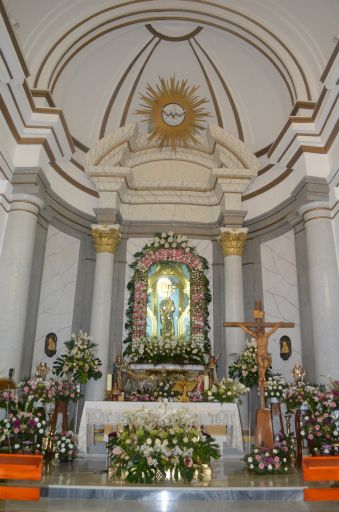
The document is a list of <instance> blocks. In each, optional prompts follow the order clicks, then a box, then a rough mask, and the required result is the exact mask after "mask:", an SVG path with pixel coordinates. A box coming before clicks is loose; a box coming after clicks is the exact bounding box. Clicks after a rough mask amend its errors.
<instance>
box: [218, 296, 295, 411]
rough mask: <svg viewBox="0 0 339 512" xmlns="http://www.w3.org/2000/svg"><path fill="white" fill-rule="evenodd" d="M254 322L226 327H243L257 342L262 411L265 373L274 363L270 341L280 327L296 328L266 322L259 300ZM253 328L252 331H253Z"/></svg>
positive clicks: (284, 324)
mask: <svg viewBox="0 0 339 512" xmlns="http://www.w3.org/2000/svg"><path fill="white" fill-rule="evenodd" d="M252 314H253V318H254V320H255V321H254V322H225V323H224V326H225V327H241V329H242V330H243V331H244V332H245V333H247V334H250V335H251V336H253V338H255V340H256V342H257V347H258V351H257V365H258V386H259V398H260V409H265V385H266V377H265V373H266V370H267V369H268V367H269V366H270V364H271V362H272V358H271V355H270V354H269V353H268V339H269V337H270V336H271V335H272V334H273V333H274V332H275V331H277V330H278V329H279V328H280V327H294V324H293V323H290V322H288V323H287V322H283V321H280V322H277V323H273V322H265V320H264V316H265V313H264V311H263V310H262V309H261V302H260V301H259V300H258V301H256V303H255V309H254V310H253V313H252ZM251 327H252V329H251ZM265 327H271V330H270V331H268V332H265Z"/></svg>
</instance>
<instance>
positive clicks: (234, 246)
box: [218, 228, 248, 367]
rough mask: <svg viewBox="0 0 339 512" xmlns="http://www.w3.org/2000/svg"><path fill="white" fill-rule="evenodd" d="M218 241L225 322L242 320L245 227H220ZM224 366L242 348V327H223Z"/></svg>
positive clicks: (243, 341) (227, 364)
mask: <svg viewBox="0 0 339 512" xmlns="http://www.w3.org/2000/svg"><path fill="white" fill-rule="evenodd" d="M220 231H221V234H220V236H219V239H218V240H219V243H220V246H221V248H222V251H223V254H224V272H225V273H224V286H225V320H224V321H225V322H243V321H244V286H243V272H242V254H243V250H244V245H245V240H246V237H247V231H248V230H247V229H246V228H241V229H228V228H221V230H220ZM225 339H226V366H227V367H228V366H229V365H230V363H231V362H232V361H233V360H234V357H232V354H235V353H238V352H240V351H242V350H243V348H244V343H245V335H244V332H243V330H242V329H240V328H237V327H229V328H226V329H225Z"/></svg>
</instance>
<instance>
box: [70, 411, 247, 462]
mask: <svg viewBox="0 0 339 512" xmlns="http://www.w3.org/2000/svg"><path fill="white" fill-rule="evenodd" d="M164 406H166V407H167V410H169V411H171V410H173V411H177V410H178V409H185V410H187V412H189V413H190V414H194V415H196V416H198V421H199V424H200V425H204V426H205V425H227V432H228V435H227V440H228V442H229V444H230V446H231V447H232V448H237V449H239V450H241V451H243V449H244V446H243V438H242V430H241V423H240V416H239V409H238V406H237V404H228V403H226V404H220V403H216V402H166V403H164V402H111V401H102V402H100V401H86V402H85V405H84V408H83V412H82V416H81V421H80V427H79V434H78V436H79V446H78V447H79V451H80V452H85V453H86V452H87V450H88V444H89V443H88V432H89V431H90V430H91V429H93V425H105V424H111V425H116V424H117V423H119V421H120V419H121V416H122V415H123V414H124V413H125V412H133V411H136V410H138V409H143V408H145V409H150V410H154V409H158V408H160V407H162V408H163V407H164Z"/></svg>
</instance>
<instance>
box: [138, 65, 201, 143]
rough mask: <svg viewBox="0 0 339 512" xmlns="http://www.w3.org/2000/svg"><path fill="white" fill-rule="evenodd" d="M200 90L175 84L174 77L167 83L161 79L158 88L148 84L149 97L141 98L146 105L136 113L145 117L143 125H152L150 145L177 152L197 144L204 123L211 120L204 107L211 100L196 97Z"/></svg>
mask: <svg viewBox="0 0 339 512" xmlns="http://www.w3.org/2000/svg"><path fill="white" fill-rule="evenodd" d="M198 89H199V86H197V85H193V86H190V85H188V84H187V80H181V81H179V80H178V81H176V79H175V75H173V76H172V77H170V78H169V79H168V80H165V79H164V78H162V77H159V83H158V84H157V85H156V86H155V87H152V86H151V85H149V84H147V86H146V94H140V98H141V100H142V101H143V102H144V103H143V104H141V108H140V109H138V110H136V112H135V113H136V114H138V115H143V116H145V119H143V120H142V121H143V122H148V123H149V124H150V125H151V130H152V131H151V133H150V135H149V136H148V139H149V141H152V140H155V141H156V142H157V143H158V144H159V146H160V148H163V147H164V146H171V147H172V149H174V150H175V148H176V146H177V145H181V146H187V144H188V142H197V140H196V138H195V136H196V135H197V134H198V133H199V131H201V130H204V129H205V126H204V125H203V124H202V121H203V120H204V119H205V118H206V117H209V116H210V114H209V112H207V111H206V110H205V108H204V107H202V105H204V104H205V103H207V101H208V100H206V99H205V98H199V96H197V95H196V94H195V93H196V91H197V90H198Z"/></svg>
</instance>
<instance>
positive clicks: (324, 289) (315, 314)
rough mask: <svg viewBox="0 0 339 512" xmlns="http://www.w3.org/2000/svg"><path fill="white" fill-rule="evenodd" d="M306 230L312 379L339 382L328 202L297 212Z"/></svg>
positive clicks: (337, 289) (337, 303)
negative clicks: (313, 364) (332, 379)
mask: <svg viewBox="0 0 339 512" xmlns="http://www.w3.org/2000/svg"><path fill="white" fill-rule="evenodd" d="M299 215H300V216H301V217H302V218H303V222H304V226H305V230H306V246H307V260H308V279H309V288H310V297H309V300H310V306H311V318H312V327H313V340H314V356H315V379H316V381H317V382H328V379H329V378H330V377H331V378H335V379H339V356H338V336H339V275H338V263H337V256H336V247H335V239H334V233H333V227H332V219H331V209H330V205H329V204H328V203H327V202H323V201H317V202H313V203H308V204H306V205H304V206H302V207H301V208H300V209H299Z"/></svg>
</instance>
